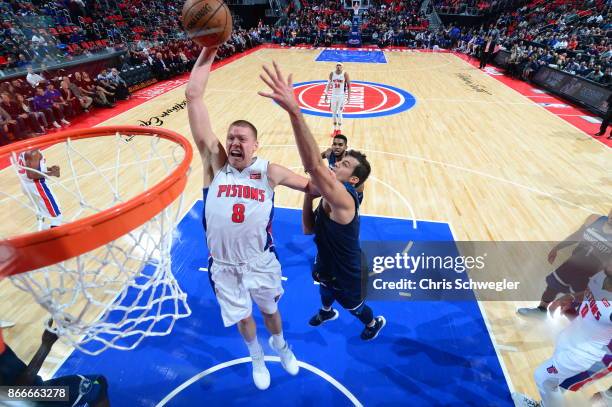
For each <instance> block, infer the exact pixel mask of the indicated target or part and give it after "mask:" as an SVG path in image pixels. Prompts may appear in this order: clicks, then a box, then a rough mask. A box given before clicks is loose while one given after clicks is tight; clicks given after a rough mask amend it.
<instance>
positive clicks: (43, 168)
mask: <svg viewBox="0 0 612 407" xmlns="http://www.w3.org/2000/svg"><path fill="white" fill-rule="evenodd" d="M17 165H18V167H17V173H18V174H19V178H20V179H21V182H26V183H27V182H29V183H33V182H34V180H33V179H31V178H29V177H28V174H27V171H26V168H27V166H26V160H25V152H23V153H21V154H19V157H18V158H17ZM27 169H30V168H27ZM32 169H34V170H38V171H40V172H42V173H43V174H46V173H47V162H46V160H45V157H44V156H43V155H42V153H41V154H40V168H32Z"/></svg>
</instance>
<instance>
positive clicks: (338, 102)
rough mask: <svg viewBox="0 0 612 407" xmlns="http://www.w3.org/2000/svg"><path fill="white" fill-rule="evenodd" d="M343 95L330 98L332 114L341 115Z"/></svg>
mask: <svg viewBox="0 0 612 407" xmlns="http://www.w3.org/2000/svg"><path fill="white" fill-rule="evenodd" d="M344 103H345V101H344V95H332V96H331V111H332V113H336V114H338V113H341V112H342V111H343V110H344Z"/></svg>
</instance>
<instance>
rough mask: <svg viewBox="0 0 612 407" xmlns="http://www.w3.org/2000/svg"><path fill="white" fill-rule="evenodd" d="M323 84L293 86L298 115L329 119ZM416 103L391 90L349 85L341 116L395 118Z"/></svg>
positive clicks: (380, 86)
mask: <svg viewBox="0 0 612 407" xmlns="http://www.w3.org/2000/svg"><path fill="white" fill-rule="evenodd" d="M326 86H327V81H309V82H300V83H296V84H294V85H293V91H294V92H295V96H296V97H297V99H298V102H299V104H300V107H301V108H302V112H303V113H304V114H310V115H314V116H324V117H332V114H331V111H330V103H331V92H329V93H328V95H327V100H325V87H326ZM415 104H416V99H415V98H414V96H412V95H411V94H410V93H408V92H406V91H405V90H403V89H399V88H396V87H394V86H389V85H383V84H381V83H374V82H362V81H351V97H350V100H346V101H345V103H344V111H343V116H344V117H345V118H349V119H361V118H363V119H365V118H369V117H380V116H389V115H393V114H398V113H401V112H404V111H406V110H408V109H411V108H412V107H413V106H414V105H415Z"/></svg>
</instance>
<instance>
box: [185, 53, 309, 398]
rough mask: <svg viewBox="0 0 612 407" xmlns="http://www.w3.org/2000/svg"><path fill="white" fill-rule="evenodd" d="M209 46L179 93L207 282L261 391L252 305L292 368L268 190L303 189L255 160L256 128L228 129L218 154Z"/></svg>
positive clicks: (265, 375) (293, 177)
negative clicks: (196, 165)
mask: <svg viewBox="0 0 612 407" xmlns="http://www.w3.org/2000/svg"><path fill="white" fill-rule="evenodd" d="M216 51H217V50H216V48H209V49H206V48H205V49H204V50H202V53H201V54H200V56H199V57H198V60H197V62H196V64H195V65H194V67H193V70H192V71H191V76H190V78H189V83H188V85H187V89H186V92H185V93H186V98H187V109H188V114H189V124H190V126H191V132H192V135H193V139H194V141H195V143H196V145H197V147H198V150H199V151H200V156H201V158H202V164H203V168H204V214H203V218H204V230H205V232H206V241H207V244H208V249H209V252H210V258H209V268H208V271H209V277H210V279H211V282H212V284H213V287H214V290H215V294H216V297H217V300H218V302H219V306H220V308H221V316H222V319H223V324H224V325H225V326H226V327H229V326H231V325H234V324H237V325H238V330H239V331H240V334H241V335H242V337H243V338H244V341H245V342H246V345H247V347H248V349H249V353H250V356H251V359H252V361H253V381H254V382H255V385H256V386H257V388H259V389H261V390H265V389H266V388H268V386H269V385H270V373H269V372H268V370H267V368H266V365H265V363H264V352H263V349H262V347H261V345H260V344H259V342H258V340H257V332H256V325H255V321H254V319H253V316H252V301H255V303H256V304H257V306H258V307H259V309H260V311H261V313H262V315H263V318H264V322H265V325H266V328H267V329H268V331H269V332H270V334H271V335H272V336H271V338H270V340H269V344H270V346H271V347H272V349H274V350H275V351H276V352H277V353H278V354H279V356H280V358H281V364H282V365H283V367H284V368H285V370H286V371H287V372H289V373H290V374H291V375H296V374H297V373H298V370H299V366H298V362H297V359H296V358H295V356H294V355H293V352H292V351H291V349H290V348H289V345H288V344H287V342H286V341H285V339H284V338H283V332H282V322H281V317H280V313H279V311H278V305H277V303H278V300H279V298H280V297H281V295H282V294H283V288H282V285H281V266H280V263H279V262H278V260H277V257H276V254H275V252H274V242H273V240H272V235H271V232H272V230H271V227H272V213H273V210H274V202H273V199H274V187H276V186H277V185H283V186H286V187H289V188H292V189H296V190H299V191H307V190H309V184H308V179H307V178H305V177H302V176H300V175H297V174H295V173H293V172H292V171H290V170H289V169H287V168H285V167H282V166H280V165H277V164H272V163H269V162H268V161H266V160H264V159H262V158H260V157H255V156H254V154H255V151H256V150H257V147H258V143H257V130H256V128H255V126H253V125H252V124H251V123H249V122H248V121H246V120H237V121H235V122H233V123H232V124H230V126H229V129H228V131H227V135H226V141H225V148H224V147H223V145H222V144H221V142H220V141H219V140H218V139H217V136H216V135H215V134H214V132H213V130H212V127H211V120H210V116H209V113H208V109H207V107H206V105H205V104H204V101H203V96H204V91H205V89H206V84H207V82H208V77H209V74H210V68H211V65H212V62H213V60H214V58H215V54H216Z"/></svg>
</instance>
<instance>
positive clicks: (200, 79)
mask: <svg viewBox="0 0 612 407" xmlns="http://www.w3.org/2000/svg"><path fill="white" fill-rule="evenodd" d="M216 53H217V48H215V47H213V48H204V49H203V50H202V52H201V53H200V56H199V57H198V60H197V61H196V63H195V65H194V66H193V69H192V70H191V75H190V76H189V82H188V83H187V88H186V90H185V97H186V98H187V113H188V116H189V126H190V127H191V134H192V136H193V140H194V142H195V144H196V146H197V147H198V151H199V152H200V158H201V159H202V165H204V166H206V165H210V166H211V167H212V169H213V172H214V173H216V172H217V171H219V170H220V169H221V168H222V167H223V166H224V165H225V162H226V161H227V153H226V151H225V148H224V147H223V145H222V144H221V142H220V141H219V139H218V138H217V136H216V135H215V133H214V131H213V129H212V125H211V121H210V115H209V113H208V109H207V107H206V104H205V103H204V99H203V98H204V92H205V90H206V85H207V83H208V78H209V76H210V68H211V66H212V63H213V61H214V59H215V55H216Z"/></svg>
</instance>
